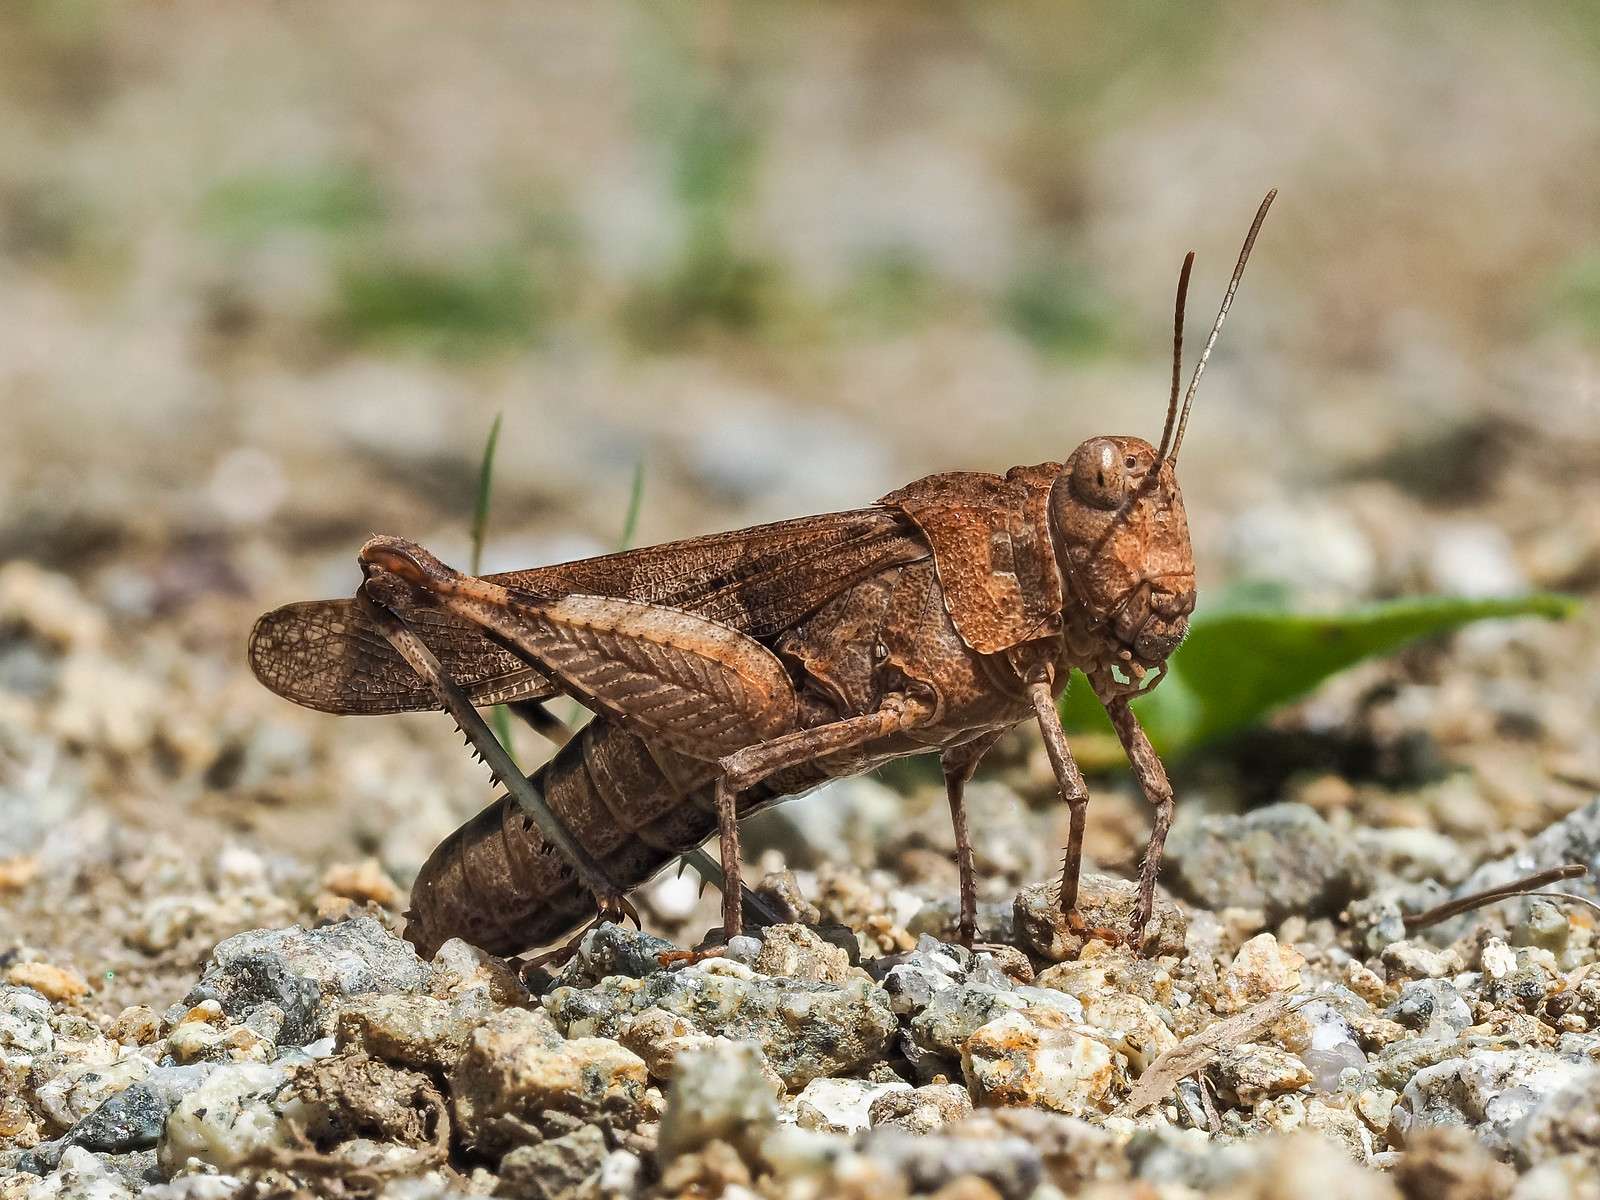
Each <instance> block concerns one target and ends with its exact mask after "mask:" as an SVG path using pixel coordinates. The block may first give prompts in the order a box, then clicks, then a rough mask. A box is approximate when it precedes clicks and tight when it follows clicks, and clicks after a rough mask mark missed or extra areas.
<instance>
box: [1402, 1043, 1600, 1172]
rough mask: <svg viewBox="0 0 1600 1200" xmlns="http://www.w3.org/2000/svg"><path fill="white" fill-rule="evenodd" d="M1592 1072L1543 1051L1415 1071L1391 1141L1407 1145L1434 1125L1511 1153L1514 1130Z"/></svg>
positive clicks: (1493, 1054) (1492, 1053)
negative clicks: (1455, 1128) (1461, 1130)
mask: <svg viewBox="0 0 1600 1200" xmlns="http://www.w3.org/2000/svg"><path fill="white" fill-rule="evenodd" d="M1594 1070H1595V1068H1594V1067H1593V1066H1592V1065H1591V1064H1587V1063H1575V1062H1572V1061H1570V1060H1568V1059H1565V1058H1562V1057H1560V1056H1559V1055H1556V1054H1552V1053H1550V1052H1549V1051H1547V1050H1534V1049H1522V1050H1479V1051H1476V1052H1475V1053H1473V1054H1471V1055H1469V1056H1467V1057H1465V1058H1453V1059H1447V1060H1446V1061H1444V1062H1441V1063H1437V1064H1435V1065H1434V1066H1430V1067H1424V1068H1423V1069H1422V1070H1419V1071H1418V1072H1417V1073H1416V1074H1415V1075H1414V1076H1413V1077H1412V1079H1411V1082H1410V1083H1408V1084H1407V1085H1406V1089H1405V1091H1404V1092H1402V1093H1401V1096H1400V1102H1399V1103H1398V1104H1396V1105H1395V1107H1394V1111H1393V1114H1392V1115H1391V1118H1390V1138H1391V1140H1392V1141H1395V1142H1397V1143H1400V1144H1404V1143H1406V1142H1407V1141H1408V1140H1409V1139H1410V1138H1411V1137H1412V1136H1413V1135H1414V1134H1415V1133H1417V1132H1418V1131H1420V1130H1422V1129H1426V1128H1429V1127H1432V1126H1436V1125H1464V1126H1466V1127H1468V1128H1469V1129H1471V1130H1472V1131H1473V1132H1475V1133H1476V1134H1477V1135H1478V1138H1479V1140H1481V1141H1482V1142H1483V1143H1484V1145H1486V1146H1487V1147H1488V1148H1489V1149H1490V1150H1492V1151H1494V1152H1495V1153H1496V1154H1506V1153H1508V1152H1510V1150H1511V1149H1512V1144H1513V1143H1512V1136H1513V1133H1514V1132H1515V1131H1516V1129H1517V1126H1518V1125H1519V1124H1520V1123H1521V1122H1522V1121H1523V1120H1524V1119H1525V1118H1527V1117H1528V1116H1529V1114H1531V1113H1533V1112H1534V1111H1535V1110H1537V1109H1539V1108H1540V1107H1541V1105H1543V1104H1545V1103H1547V1102H1549V1101H1550V1100H1551V1098H1552V1097H1553V1096H1555V1094H1556V1093H1557V1092H1559V1091H1561V1090H1562V1089H1564V1088H1567V1087H1569V1086H1572V1085H1578V1084H1580V1082H1581V1081H1582V1080H1583V1079H1584V1078H1585V1076H1586V1075H1588V1074H1589V1073H1592V1072H1593V1071H1594Z"/></svg>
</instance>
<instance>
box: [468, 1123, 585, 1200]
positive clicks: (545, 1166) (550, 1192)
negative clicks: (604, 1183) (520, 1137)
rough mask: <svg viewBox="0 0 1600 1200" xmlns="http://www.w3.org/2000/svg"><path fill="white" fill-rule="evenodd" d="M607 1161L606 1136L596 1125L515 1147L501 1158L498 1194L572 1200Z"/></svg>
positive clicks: (517, 1199)
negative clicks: (533, 1143) (537, 1143)
mask: <svg viewBox="0 0 1600 1200" xmlns="http://www.w3.org/2000/svg"><path fill="white" fill-rule="evenodd" d="M605 1161H606V1139H605V1135H604V1134H602V1133H601V1132H600V1130H599V1129H597V1128H595V1127H594V1126H593V1125H584V1126H583V1127H581V1128H579V1129H574V1130H573V1131H572V1132H571V1133H568V1134H564V1135H562V1136H561V1137H558V1138H551V1139H550V1140H549V1141H548V1142H541V1143H540V1144H539V1145H537V1146H515V1147H513V1148H512V1149H511V1150H509V1151H507V1152H506V1156H505V1157H504V1158H503V1159H501V1160H500V1170H499V1175H500V1180H499V1182H498V1183H496V1184H495V1189H494V1194H495V1195H496V1196H506V1197H511V1198H512V1200H571V1198H572V1197H575V1196H577V1195H578V1194H579V1189H580V1188H582V1187H583V1186H584V1184H585V1183H587V1182H588V1181H589V1180H590V1179H593V1178H594V1177H596V1176H598V1175H599V1174H600V1169H601V1167H603V1166H604V1165H605Z"/></svg>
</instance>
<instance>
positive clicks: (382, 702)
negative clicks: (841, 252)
mask: <svg viewBox="0 0 1600 1200" xmlns="http://www.w3.org/2000/svg"><path fill="white" fill-rule="evenodd" d="M1275 194H1276V193H1275V192H1269V193H1268V194H1267V197H1266V199H1265V200H1263V201H1262V203H1261V207H1260V209H1259V211H1258V212H1257V213H1256V217H1255V221H1254V223H1253V224H1252V225H1251V226H1250V231H1249V234H1248V235H1247V236H1246V238H1245V242H1244V246H1243V248H1242V250H1241V251H1240V253H1239V258H1238V262H1237V264H1236V265H1235V267H1234V271H1233V277H1232V279H1231V281H1230V282H1229V285H1228V289H1227V292H1226V294H1225V296H1224V298H1223V302H1222V306H1221V308H1220V309H1219V311H1218V313H1217V319H1216V322H1215V323H1214V324H1213V326H1212V329H1211V335H1210V338H1209V339H1208V340H1207V342H1206V345H1205V349H1204V350H1203V351H1202V353H1201V355H1200V360H1199V362H1198V363H1197V364H1196V366H1195V370H1194V375H1193V377H1192V378H1191V380H1190V382H1189V387H1188V390H1187V392H1186V393H1185V394H1184V396H1183V403H1182V406H1181V408H1180V406H1179V403H1178V400H1179V385H1180V379H1179V376H1180V373H1181V370H1182V361H1183V354H1182V343H1183V314H1184V302H1185V298H1186V295H1187V291H1188V284H1189V274H1190V270H1191V268H1192V266H1193V263H1194V255H1193V254H1192V253H1191V254H1189V255H1188V256H1187V257H1186V258H1185V260H1184V263H1183V270H1182V272H1181V273H1180V275H1179V280H1178V295H1177V304H1176V312H1175V317H1174V331H1173V363H1172V391H1171V395H1170V397H1169V400H1168V404H1167V417H1166V424H1165V427H1164V429H1163V430H1162V435H1161V444H1160V446H1159V447H1157V446H1152V445H1150V443H1148V442H1146V441H1143V440H1141V439H1140V438H1137V437H1126V436H1118V437H1095V438H1090V439H1089V440H1088V441H1086V442H1084V443H1083V444H1082V445H1080V446H1079V447H1078V448H1077V449H1076V450H1074V451H1073V453H1072V455H1071V457H1070V458H1068V459H1067V461H1066V462H1065V463H1064V464H1063V463H1054V462H1051V463H1043V464H1040V465H1038V466H1032V467H1015V468H1013V469H1012V470H1011V471H1009V472H1007V473H1006V474H1005V475H1004V476H999V475H990V474H983V473H976V472H955V473H949V474H942V475H931V476H929V477H927V478H925V479H920V480H918V481H917V482H915V483H913V484H910V485H909V486H907V487H904V488H901V489H900V490H899V491H896V492H892V493H890V494H889V495H887V496H885V497H884V498H883V499H882V500H880V501H879V502H878V503H877V504H875V505H873V506H871V507H868V508H862V509H857V510H854V511H850V512H841V513H831V514H828V515H824V516H816V517H802V518H800V519H798V520H793V521H783V522H779V523H777V524H773V525H763V526H758V527H755V528H752V529H741V530H736V531H734V532H731V533H721V534H712V535H710V536H707V537H698V538H691V539H689V540H687V541H680V542H672V543H668V544H666V545H662V546H651V547H646V548H643V549H638V550H631V551H626V552H624V553H620V554H611V555H606V556H604V557H601V558H592V559H585V560H582V561H578V562H570V563H562V564H558V565H556V566H550V567H538V568H533V569H531V570H525V571H511V572H507V573H505V574H501V575H491V576H488V577H485V578H481V579H479V578H473V577H471V576H468V575H463V574H461V573H460V572H457V571H454V570H451V569H450V568H449V567H447V566H445V565H444V564H443V563H441V562H440V561H439V560H438V559H436V558H434V557H433V556H432V555H431V554H429V553H428V552H427V551H426V550H424V549H422V548H421V547H420V546H417V545H415V544H414V543H411V542H408V541H405V540H403V539H400V538H395V537H377V538H373V539H372V540H371V541H369V542H368V543H367V544H366V545H365V546H363V547H362V549H361V554H360V563H361V567H362V570H363V573H364V580H363V582H362V585H361V587H360V589H359V590H358V592H357V594H356V597H355V598H354V599H353V600H330V601H315V602H310V603H302V604H291V605H288V606H286V607H284V608H280V609H277V610H275V611H273V612H270V613H268V614H266V615H265V616H264V617H262V618H261V619H260V621H258V622H257V624H256V627H255V630H254V632H253V634H252V635H251V640H250V661H251V665H252V667H253V668H254V670H255V673H256V676H257V678H259V679H260V680H261V682H262V683H264V684H265V685H266V686H267V687H269V688H271V689H272V690H273V691H275V692H277V693H278V694H280V695H282V696H285V697H287V698H288V699H290V700H293V701H295V702H297V703H299V704H303V705H306V706H308V707H311V708H315V709H320V710H322V711H326V712H335V713H391V712H400V711H405V710H414V709H429V708H438V707H441V706H442V707H444V708H445V709H446V710H447V711H449V712H450V713H451V714H452V715H453V716H454V717H455V718H456V720H457V722H458V724H459V725H460V726H461V727H462V729H463V731H464V732H465V733H466V734H467V735H468V738H469V740H470V741H471V742H472V743H474V744H475V745H476V746H477V748H478V750H479V751H480V753H482V754H483V755H484V757H485V758H486V760H487V761H488V763H489V766H490V767H491V769H492V770H493V771H494V772H495V774H496V776H497V777H498V778H499V779H501V780H503V781H504V782H505V783H506V785H507V786H508V788H509V789H510V793H509V794H508V795H505V796H502V797H501V798H500V799H499V800H498V801H497V802H496V803H495V804H493V805H491V806H490V807H488V808H487V809H485V810H483V811H482V812H481V813H479V814H478V815H477V816H476V817H475V818H473V819H472V820H471V821H469V822H468V823H467V824H466V825H464V826H462V827H461V828H460V829H458V830H457V831H456V832H455V833H454V834H452V835H451V836H450V837H449V838H448V839H446V840H445V841H444V843H443V844H441V845H440V846H439V847H438V849H436V850H435V851H434V852H433V854H432V856H431V857H430V858H429V859H428V861H427V863H426V864H425V865H424V866H423V868H422V871H421V873H420V874H419V876H418V878H417V881H416V885H415V887H414V888H413V892H412V905H413V908H412V911H411V912H410V913H409V914H408V916H409V917H410V921H409V926H408V930H407V936H408V937H409V938H410V939H411V940H412V941H413V942H414V943H415V944H416V945H417V947H418V948H419V949H420V950H421V951H423V952H424V953H425V954H431V953H432V951H433V950H434V949H436V948H437V947H438V946H439V944H440V943H441V942H443V941H444V940H445V939H447V938H450V937H463V938H465V939H467V940H468V941H471V942H473V943H475V944H477V945H478V946H481V947H483V948H484V949H486V950H489V951H491V952H494V953H499V954H515V953H519V952H521V951H523V950H526V949H529V948H531V947H534V946H538V945H542V944H545V943H548V942H551V941H553V940H555V939H556V938H558V937H560V936H562V935H564V934H566V933H568V932H570V931H571V930H572V929H574V928H576V927H578V926H580V925H581V924H582V923H583V921H584V920H585V918H587V917H590V916H592V915H593V914H594V912H595V905H596V904H597V903H598V905H599V908H600V913H601V916H602V917H604V916H615V915H616V914H617V913H619V912H629V913H631V909H629V908H628V905H627V901H626V900H625V898H624V897H625V894H626V892H627V891H628V890H630V889H632V888H634V887H637V886H638V885H640V884H642V883H643V882H645V881H646V880H647V879H649V878H650V877H651V876H652V875H653V874H655V873H656V872H657V871H658V870H660V869H661V868H662V867H664V866H665V865H667V864H668V863H669V862H670V861H671V860H672V859H673V858H675V857H677V856H678V855H680V854H683V853H685V852H686V851H689V850H692V849H693V848H694V847H697V846H698V845H699V844H700V843H701V842H703V841H705V840H706V838H707V837H708V836H710V834H711V833H712V832H713V831H715V832H717V833H718V834H719V835H720V841H721V850H722V870H723V874H724V876H725V881H724V886H723V930H724V934H725V935H726V936H730V937H731V936H733V935H735V934H737V933H738V932H739V931H740V929H741V928H742V910H741V895H742V891H741V887H740V872H739V824H738V822H739V820H740V818H742V817H744V816H748V815H749V814H751V813H753V812H755V811H756V810H758V809H760V808H762V807H763V806H765V805H767V804H770V803H772V802H774V801H776V800H779V799H782V798H784V797H788V796H794V795H798V794H800V793H802V792H805V791H808V790H810V789H812V788H814V787H816V786H818V785H819V784H822V783H824V782H826V781H828V780H830V779H838V778H841V777H844V776H849V775H854V774H857V773H859V772H863V771H868V770H871V769H873V768H874V767H876V766H878V765H880V764H882V763H885V762H887V761H889V760H891V759H895V758H900V757H903V756H906V755H912V754H922V753H928V752H932V751H937V752H938V753H939V755H940V759H941V763H942V765H943V769H944V777H945V784H946V790H947V793H948V797H949V802H950V811H951V816H952V819H953V820H954V823H955V834H956V848H957V863H958V867H959V870H960V902H961V908H960V926H959V932H960V936H961V938H962V939H963V940H964V941H965V942H967V943H968V944H969V945H970V944H971V942H972V939H973V937H974V935H975V928H976V895H977V892H976V886H975V882H974V876H973V864H972V844H971V840H970V838H969V836H968V831H967V823H966V816H965V813H964V811H963V807H962V789H963V787H964V786H965V784H966V782H967V781H968V780H969V779H970V778H971V777H972V774H973V771H974V769H975V768H976V767H977V765H978V762H979V760H980V759H981V758H982V757H983V755H984V753H985V752H986V751H987V750H988V749H989V748H990V747H991V746H993V745H994V743H995V742H996V741H997V740H998V739H999V737H1000V736H1001V735H1002V734H1003V733H1004V732H1005V731H1006V730H1008V729H1010V728H1011V727H1012V726H1014V725H1017V724H1019V723H1021V722H1023V721H1026V720H1030V719H1031V720H1034V721H1037V722H1038V725H1039V729H1040V732H1041V733H1042V734H1043V737H1044V744H1045V749H1046V751H1047V752H1048V755H1049V759H1050V763H1051V766H1052V767H1053V769H1054V772H1055V776H1056V782H1057V784H1058V785H1059V787H1060V791H1061V796H1062V799H1063V800H1065V802H1066V804H1067V806H1068V810H1069V827H1068V829H1069V831H1068V839H1067V847H1066V854H1065V859H1064V862H1063V866H1062V873H1061V897H1060V902H1061V908H1062V910H1063V912H1064V913H1065V914H1066V916H1067V918H1068V919H1069V920H1073V921H1077V922H1078V923H1079V927H1080V928H1081V927H1082V926H1081V918H1079V917H1078V915H1077V912H1076V902H1077V895H1078V874H1079V866H1080V861H1081V853H1082V846H1083V832H1084V817H1085V810H1086V808H1087V805H1088V800H1089V794H1088V790H1087V789H1086V788H1085V786H1084V782H1083V776H1082V774H1081V773H1080V772H1079V770H1078V767H1077V765H1076V763H1074V761H1073V758H1072V752H1071V750H1070V749H1069V748H1068V745H1067V739H1066V735H1065V733H1064V732H1063V731H1062V727H1061V721H1060V718H1059V716H1058V715H1057V710H1056V700H1057V697H1058V696H1059V694H1060V693H1061V691H1062V690H1063V689H1064V688H1065V687H1066V684H1067V678H1068V673H1069V671H1070V670H1071V669H1072V668H1074V667H1077V668H1079V669H1081V670H1082V671H1083V672H1084V674H1085V675H1086V676H1087V677H1088V680H1089V683H1090V686H1091V687H1093V689H1094V692H1095V695H1096V697H1098V699H1099V700H1100V702H1101V703H1102V704H1103V705H1104V706H1105V709H1106V712H1107V713H1108V714H1109V715H1110V717H1111V723H1112V725H1113V727H1114V728H1115V729H1116V732H1117V735H1118V737H1119V738H1120V739H1121V741H1122V744H1123V747H1124V749H1125V750H1126V752H1127V755H1128V759H1129V761H1130V762H1131V764H1132V766H1133V771H1134V774H1135V776H1136V778H1137V780H1138V783H1139V786H1140V788H1141V790H1142V791H1143V793H1144V795H1145V798H1146V799H1147V800H1148V802H1149V803H1150V805H1151V807H1152V809H1153V810H1154V821H1153V828H1152V830H1151V834H1150V841H1149V845H1148V847H1147V849H1146V851H1145V856H1144V861H1143V864H1142V866H1141V870H1140V877H1139V898H1138V904H1137V907H1136V910H1135V913H1134V917H1133V928H1132V930H1131V931H1130V932H1131V935H1132V940H1133V942H1134V944H1135V945H1139V944H1140V943H1141V942H1142V939H1143V933H1144V928H1145V925H1146V923H1147V922H1148V920H1149V918H1150V913H1151V908H1152V905H1153V903H1154V898H1155V887H1156V876H1157V872H1158V871H1159V868H1160V864H1161V851H1162V845H1163V843H1164V841H1165V838H1166V834H1167V827H1168V825H1169V824H1170V822H1171V819H1172V808H1173V795H1172V788H1171V787H1170V785H1169V784H1168V782H1167V776H1166V772H1165V770H1164V769H1163V767H1162V764H1161V760H1160V759H1159V758H1158V757H1157V755H1156V753H1155V751H1154V750H1153V749H1152V748H1151V745H1150V742H1149V740H1148V739H1147V738H1146V736H1145V734H1144V731H1143V729H1141V728H1140V725H1139V721H1138V719H1137V718H1136V717H1135V716H1134V714H1133V712H1132V710H1131V709H1130V708H1129V701H1130V700H1131V699H1132V698H1133V697H1134V696H1136V695H1138V694H1139V693H1140V692H1142V691H1145V690H1148V689H1149V688H1152V687H1154V686H1155V685H1156V684H1157V683H1159V682H1160V680H1161V678H1162V675H1163V674H1164V673H1165V669H1166V666H1165V664H1166V660H1167V657H1168V655H1170V654H1171V653H1172V651H1173V650H1174V649H1175V648H1176V647H1177V645H1178V643H1179V642H1180V641H1181V640H1182V639H1183V637H1184V634H1185V633H1186V632H1187V630H1188V623H1189V614H1190V613H1191V612H1192V611H1193V609H1194V603H1195V574H1194V558H1193V553H1192V550H1191V548H1190V543H1189V529H1188V524H1187V520H1186V518H1185V515H1184V508H1183V499H1182V495H1181V493H1180V491H1179V489H1178V480H1177V475H1176V468H1177V461H1178V451H1179V449H1180V448H1181V447H1182V445H1183V435H1184V430H1185V428H1186V426H1187V423H1188V418H1189V409H1190V406H1191V404H1192V403H1193V401H1194V396H1195V391H1196V389H1197V387H1198V386H1199V382H1200V377H1201V374H1202V373H1203V371H1204V370H1205V365H1206V361H1207V359H1208V358H1209V357H1210V354H1211V349H1212V347H1213V346H1214V345H1215V343H1216V339H1217V335H1218V333H1219V331H1220V330H1221V328H1222V323H1223V320H1224V319H1225V318H1226V316H1227V314H1228V309H1229V307H1230V306H1231V304H1232V302H1233V297H1234V294H1235V293H1236V291H1237V290H1238V286H1239V280H1240V277H1241V275H1242V274H1243V272H1244V267H1245V263H1246V262H1247V260H1248V259H1249V256H1250V250H1251V247H1252V246H1253V244H1254V242H1255V238H1256V234H1257V232H1258V231H1259V230H1260V228H1261V223H1262V221H1263V220H1264V219H1265V217H1266V214H1267V209H1268V207H1269V206H1270V205H1271V203H1272V200H1273V197H1274V195H1275ZM558 694H565V695H568V696H571V697H574V698H575V699H577V700H578V701H579V702H580V703H582V704H583V705H584V706H586V707H587V708H589V709H590V710H591V711H592V712H593V713H594V716H595V719H594V720H593V721H591V722H590V723H589V724H588V725H587V726H586V727H585V728H584V729H583V730H582V731H581V732H580V733H579V734H578V735H577V736H575V737H572V738H570V740H568V741H567V742H566V744H565V745H563V746H562V747H561V748H560V749H559V750H558V751H557V753H556V754H555V756H554V757H553V758H552V759H551V760H550V761H549V762H548V763H547V764H546V765H545V766H543V767H541V768H540V769H539V770H538V771H536V772H535V773H533V774H532V775H528V776H523V775H522V773H521V772H520V771H518V770H517V768H516V766H515V764H514V763H513V762H512V761H511V759H510V757H509V756H508V755H507V754H506V753H505V752H504V750H503V749H502V748H501V746H500V744H499V742H498V741H496V740H495V738H494V737H493V735H492V734H490V733H489V731H488V729H487V727H486V726H485V725H484V724H483V722H482V720H481V719H480V718H479V717H478V714H477V713H476V711H475V706H480V705H492V704H505V703H509V704H512V706H513V709H514V710H515V711H517V712H519V713H520V714H521V715H522V716H524V717H525V718H527V719H528V720H529V721H530V723H532V724H534V725H535V726H536V727H539V728H541V729H543V730H545V731H546V732H548V731H549V730H550V729H551V728H552V723H553V720H554V719H553V718H551V717H550V716H549V714H548V713H546V712H545V711H544V710H543V708H542V707H541V706H540V704H539V702H540V701H542V700H544V699H547V698H549V697H552V696H555V695H558Z"/></svg>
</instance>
